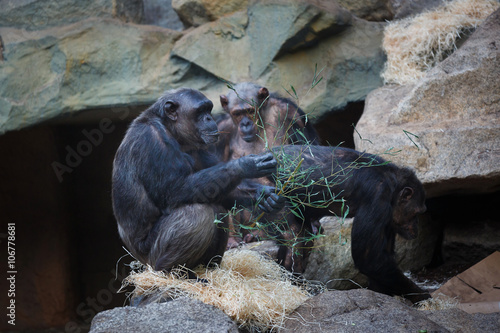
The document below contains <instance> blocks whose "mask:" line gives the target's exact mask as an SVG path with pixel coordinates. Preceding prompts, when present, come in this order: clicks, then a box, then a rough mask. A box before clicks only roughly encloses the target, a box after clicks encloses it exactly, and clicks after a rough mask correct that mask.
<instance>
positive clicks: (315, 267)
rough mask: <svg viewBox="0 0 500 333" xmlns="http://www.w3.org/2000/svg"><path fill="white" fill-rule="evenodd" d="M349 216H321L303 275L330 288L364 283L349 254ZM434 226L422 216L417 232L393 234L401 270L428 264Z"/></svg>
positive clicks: (350, 223)
mask: <svg viewBox="0 0 500 333" xmlns="http://www.w3.org/2000/svg"><path fill="white" fill-rule="evenodd" d="M352 222H353V219H352V218H348V219H345V220H344V222H343V223H342V219H340V218H338V217H333V216H327V217H324V218H322V219H321V226H322V228H323V230H324V231H323V234H324V237H321V238H319V239H317V240H316V241H315V243H314V249H313V250H312V252H311V254H310V256H309V259H308V263H307V267H306V270H305V272H304V277H305V278H306V279H309V280H316V281H321V282H323V283H326V284H327V287H328V288H330V289H352V288H356V285H361V286H366V285H367V282H368V280H367V279H366V277H365V276H364V275H363V274H361V273H360V272H359V271H358V270H357V269H356V267H355V266H354V262H353V260H352V256H351V229H352ZM435 228H436V226H435V225H433V224H432V223H431V221H430V220H428V219H427V218H426V217H425V216H422V217H421V218H420V223H419V235H418V237H417V238H416V239H414V240H411V241H408V240H405V239H403V238H401V237H399V236H397V237H396V251H395V252H396V254H395V256H396V262H397V263H398V266H399V268H400V269H401V270H402V271H407V270H417V269H420V268H422V267H424V266H425V265H427V264H429V262H430V261H431V259H432V254H433V249H434V247H435V244H436V242H437V232H436V230H435Z"/></svg>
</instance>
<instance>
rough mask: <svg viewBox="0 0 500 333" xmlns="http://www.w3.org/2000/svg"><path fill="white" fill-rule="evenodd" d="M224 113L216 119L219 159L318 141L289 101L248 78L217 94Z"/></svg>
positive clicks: (304, 116) (313, 130) (306, 122)
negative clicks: (223, 115)
mask: <svg viewBox="0 0 500 333" xmlns="http://www.w3.org/2000/svg"><path fill="white" fill-rule="evenodd" d="M220 103H221V105H222V108H223V109H224V111H225V112H226V116H225V117H223V118H221V119H220V120H218V125H219V129H220V131H221V138H220V140H219V142H218V143H217V146H218V151H219V152H220V153H222V159H223V160H226V161H227V160H230V159H235V158H239V157H241V156H245V155H248V154H260V153H262V152H263V151H264V150H265V149H267V148H272V147H274V146H282V145H286V144H318V143H319V137H318V134H317V133H316V130H315V129H314V127H313V126H312V124H311V123H310V122H308V121H306V115H305V113H304V111H302V109H300V108H299V107H298V106H297V105H296V104H295V103H294V102H293V101H291V100H290V99H287V98H283V97H280V96H279V95H277V94H275V93H271V94H270V93H269V90H268V89H267V88H266V87H262V86H259V85H256V84H254V83H250V82H243V83H239V84H237V85H235V86H234V87H233V89H232V90H230V91H229V93H228V94H227V95H221V96H220Z"/></svg>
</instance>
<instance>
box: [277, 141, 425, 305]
mask: <svg viewBox="0 0 500 333" xmlns="http://www.w3.org/2000/svg"><path fill="white" fill-rule="evenodd" d="M273 151H274V153H275V154H276V156H278V157H277V158H278V161H279V163H280V161H282V160H285V158H283V157H284V156H286V160H288V161H294V160H295V161H298V160H299V159H302V158H303V159H304V160H303V161H302V164H301V168H300V170H301V175H302V176H303V178H302V180H301V181H300V184H303V186H300V185H299V186H295V187H294V188H295V189H294V191H293V192H292V193H293V195H297V198H300V200H302V201H305V202H307V201H308V200H311V201H315V200H321V199H322V198H323V195H327V196H330V195H331V194H330V193H332V192H333V193H334V195H336V196H337V197H336V198H337V199H339V204H338V205H337V204H333V205H331V207H328V209H327V210H325V211H320V210H318V209H312V210H307V211H306V213H305V214H306V215H307V216H309V217H312V216H314V215H316V216H323V215H327V214H325V213H327V212H328V211H333V212H335V213H336V214H340V215H343V214H344V212H341V211H340V208H341V206H342V205H341V204H340V201H341V199H342V198H343V199H344V200H345V201H346V203H347V205H348V206H349V210H350V212H351V213H352V215H354V222H353V227H352V234H351V247H352V257H353V259H354V263H355V264H356V266H357V268H358V269H359V270H360V272H361V273H363V274H365V275H366V276H368V278H369V288H370V289H372V290H374V291H377V292H381V293H385V294H388V295H401V296H404V297H405V298H408V299H409V300H411V301H412V302H417V301H420V300H423V299H426V298H429V297H430V295H429V294H428V293H426V292H425V291H423V290H422V289H420V288H419V287H418V286H417V285H415V284H414V283H413V282H412V281H410V280H409V279H408V278H406V277H405V276H404V275H403V273H402V272H401V270H399V268H398V266H397V263H396V261H395V259H394V243H395V236H396V234H399V235H401V236H402V237H403V238H405V239H414V238H415V237H417V233H418V228H417V222H418V215H419V214H422V213H424V212H425V210H426V207H425V191H424V188H423V186H422V183H421V182H420V181H419V180H418V179H417V177H416V176H415V173H414V172H413V171H411V170H410V169H408V168H401V167H398V166H396V165H394V164H392V163H389V162H387V161H385V160H384V159H382V158H381V157H379V156H376V155H371V154H368V153H362V152H358V151H355V150H352V149H348V148H340V147H324V146H285V147H276V148H274V149H273ZM279 156H281V157H279ZM292 164H293V163H292ZM288 167H289V168H290V169H292V170H293V169H294V168H295V166H294V165H290V166H288ZM284 176H285V177H287V175H284ZM295 178H299V179H300V177H295ZM313 182H315V183H313Z"/></svg>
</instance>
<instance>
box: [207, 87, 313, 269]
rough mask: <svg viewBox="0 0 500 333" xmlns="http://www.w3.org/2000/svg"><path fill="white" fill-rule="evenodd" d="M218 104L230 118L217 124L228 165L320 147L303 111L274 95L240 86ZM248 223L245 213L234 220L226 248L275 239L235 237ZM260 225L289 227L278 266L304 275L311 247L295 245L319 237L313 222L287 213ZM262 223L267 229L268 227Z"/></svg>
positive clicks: (254, 234) (256, 235) (260, 235)
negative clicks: (289, 148)
mask: <svg viewBox="0 0 500 333" xmlns="http://www.w3.org/2000/svg"><path fill="white" fill-rule="evenodd" d="M220 102H221V105H222V107H223V109H224V110H225V111H226V114H225V116H223V117H222V118H221V119H219V120H218V126H219V129H220V131H221V138H220V140H219V142H218V143H217V152H218V154H219V156H220V157H221V159H222V160H224V161H230V160H232V159H236V158H240V157H241V156H245V155H249V154H258V153H262V152H264V151H265V150H266V149H269V148H272V147H274V146H281V145H284V144H318V143H319V137H318V135H317V133H316V130H315V129H314V127H313V126H312V124H311V123H310V122H307V121H306V115H305V113H304V111H302V110H301V109H300V108H299V107H298V106H297V105H296V104H295V103H294V102H293V101H291V100H290V99H287V98H283V97H280V96H279V95H278V94H275V93H271V94H270V93H269V90H268V89H267V88H266V87H262V86H259V85H256V84H253V83H250V82H244V83H240V84H237V85H235V86H234V87H233V88H232V89H231V90H230V91H229V93H228V94H227V95H221V96H220ZM258 182H260V183H261V184H263V185H268V186H273V184H272V183H271V182H269V181H268V180H267V179H265V178H262V179H259V180H258ZM250 219H251V216H250V214H249V213H248V211H241V212H239V213H238V214H237V215H236V216H233V217H231V219H230V221H229V224H230V231H231V232H230V237H229V242H228V247H235V246H237V245H238V244H240V243H241V242H250V241H253V240H256V239H261V238H266V237H267V236H268V234H269V233H276V232H273V231H272V230H267V231H266V232H263V231H262V230H260V231H255V230H254V231H251V232H250V231H249V230H248V229H245V228H244V229H241V234H242V236H243V237H242V238H240V237H239V233H238V232H237V231H236V230H237V229H238V226H239V225H242V224H243V225H244V224H248V222H249V220H250ZM262 220H269V221H276V220H281V221H286V223H284V227H285V229H283V228H282V230H281V231H283V230H284V232H281V231H279V232H278V233H281V234H279V235H277V236H276V237H278V238H281V241H280V243H281V246H280V251H279V254H278V261H279V262H280V263H282V264H283V266H285V267H286V268H287V269H289V270H293V271H294V272H302V271H303V269H304V258H305V257H306V256H307V253H306V252H308V250H307V248H308V247H309V246H308V245H306V244H303V243H302V242H300V241H298V242H297V241H294V240H293V239H295V240H296V239H297V238H304V236H306V234H307V233H315V232H317V230H316V229H314V228H313V227H311V226H310V225H309V221H307V222H306V223H305V224H304V221H298V220H297V217H296V216H294V215H293V214H291V213H290V212H289V211H288V210H287V211H281V212H277V213H275V214H274V215H265V216H264V217H263V218H262ZM261 222H264V223H263V224H268V225H269V223H265V221H261ZM275 231H276V230H275ZM266 233H267V234H266ZM293 243H296V246H295V247H296V249H295V250H294V249H292V248H290V247H289V246H288V245H290V244H293ZM309 245H310V244H309ZM296 254H299V255H296Z"/></svg>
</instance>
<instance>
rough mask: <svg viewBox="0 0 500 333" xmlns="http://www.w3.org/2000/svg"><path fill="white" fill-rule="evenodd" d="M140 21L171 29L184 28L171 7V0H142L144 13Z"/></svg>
mask: <svg viewBox="0 0 500 333" xmlns="http://www.w3.org/2000/svg"><path fill="white" fill-rule="evenodd" d="M141 23H142V24H149V25H157V26H159V27H164V28H168V29H172V30H179V31H181V30H184V24H182V22H181V20H180V18H179V15H177V13H176V12H175V11H174V10H173V9H172V1H171V0H144V15H143V18H142V21H141Z"/></svg>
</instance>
